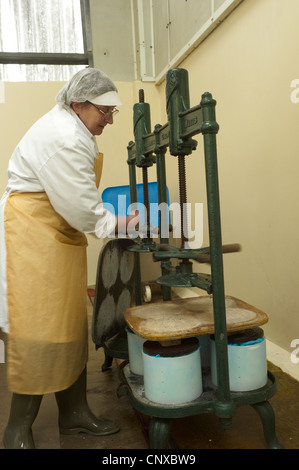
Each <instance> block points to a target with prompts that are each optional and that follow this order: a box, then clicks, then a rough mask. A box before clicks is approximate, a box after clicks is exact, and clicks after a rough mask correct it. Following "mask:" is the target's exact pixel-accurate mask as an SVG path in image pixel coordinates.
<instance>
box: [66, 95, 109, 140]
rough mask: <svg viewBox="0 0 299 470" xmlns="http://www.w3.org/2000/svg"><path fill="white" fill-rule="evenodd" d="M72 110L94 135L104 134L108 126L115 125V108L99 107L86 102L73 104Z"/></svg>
mask: <svg viewBox="0 0 299 470" xmlns="http://www.w3.org/2000/svg"><path fill="white" fill-rule="evenodd" d="M72 108H73V110H74V111H75V113H76V114H77V116H78V117H79V118H80V119H81V121H82V122H83V124H84V125H85V126H86V127H87V129H88V130H89V132H91V134H92V135H100V134H102V132H103V130H104V127H105V126H106V125H107V124H113V115H112V114H110V113H111V111H113V109H114V106H99V105H96V104H93V103H89V102H88V101H86V102H85V103H72Z"/></svg>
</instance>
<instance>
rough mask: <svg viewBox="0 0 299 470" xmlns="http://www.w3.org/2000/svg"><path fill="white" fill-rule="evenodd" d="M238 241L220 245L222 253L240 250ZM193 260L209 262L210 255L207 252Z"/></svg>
mask: <svg viewBox="0 0 299 470" xmlns="http://www.w3.org/2000/svg"><path fill="white" fill-rule="evenodd" d="M241 249H242V248H241V245H239V243H231V244H229V245H222V253H238V252H240V251H241ZM195 261H198V262H199V263H211V255H210V254H209V253H206V254H202V255H198V257H197V258H195Z"/></svg>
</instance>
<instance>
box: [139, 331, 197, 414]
mask: <svg viewBox="0 0 299 470" xmlns="http://www.w3.org/2000/svg"><path fill="white" fill-rule="evenodd" d="M191 340H192V341H191ZM150 343H151V344H150ZM182 343H184V347H183V348H182V347H181V348H180V347H176V346H172V347H171V348H170V349H171V353H169V351H167V349H169V348H167V347H164V348H163V347H162V346H161V345H160V344H159V343H156V342H153V341H147V342H145V343H144V345H143V370H144V377H143V378H144V393H145V396H146V398H148V399H149V400H151V401H153V402H155V403H160V404H169V405H170V404H171V405H173V404H175V405H176V404H181V403H186V402H190V401H192V400H195V399H196V398H197V397H199V396H200V395H201V393H202V374H201V361H200V347H199V344H198V340H197V338H188V339H186V340H182ZM149 346H150V347H151V348H149ZM162 354H163V355H162Z"/></svg>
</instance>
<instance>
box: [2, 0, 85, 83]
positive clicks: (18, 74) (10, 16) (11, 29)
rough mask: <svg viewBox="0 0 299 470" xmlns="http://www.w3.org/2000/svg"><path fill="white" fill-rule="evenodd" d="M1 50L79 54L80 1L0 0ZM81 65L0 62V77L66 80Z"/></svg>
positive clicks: (21, 79) (80, 50) (11, 79)
mask: <svg viewBox="0 0 299 470" xmlns="http://www.w3.org/2000/svg"><path fill="white" fill-rule="evenodd" d="M0 51H1V52H26V53H28V52H29V53H30V52H39V53H44V52H54V53H55V52H56V53H83V52H84V46H83V35H82V22H81V9H80V0H0ZM83 67H84V66H69V65H23V64H20V65H12V64H7V65H3V64H0V80H3V81H36V80H37V81H47V80H62V81H64V80H68V79H69V78H70V76H72V75H73V74H74V73H75V72H77V71H78V70H79V69H81V68H83Z"/></svg>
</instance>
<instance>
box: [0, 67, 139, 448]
mask: <svg viewBox="0 0 299 470" xmlns="http://www.w3.org/2000/svg"><path fill="white" fill-rule="evenodd" d="M56 102H57V104H56V106H55V107H54V108H53V109H52V110H51V111H50V112H49V113H47V114H46V115H45V116H43V117H42V118H41V119H40V120H38V121H37V122H36V123H35V124H34V125H33V126H32V127H31V129H29V131H28V132H27V133H26V135H25V136H24V137H23V139H22V140H21V141H20V143H19V144H18V146H17V147H16V149H15V151H14V153H13V155H12V157H11V159H10V161H9V166H8V178H9V180H8V185H7V188H6V192H5V194H4V195H3V197H2V200H1V213H0V224H1V230H0V237H1V238H0V250H1V251H0V255H1V264H0V266H1V268H0V269H1V273H0V274H1V276H0V326H1V327H2V329H3V330H4V331H5V332H6V333H8V350H7V377H8V385H9V389H10V390H11V391H12V392H13V396H12V403H11V412H10V418H9V422H8V425H7V428H6V431H5V434H4V445H5V447H6V448H34V441H33V437H32V430H31V426H32V423H33V421H34V419H35V417H36V415H37V413H38V410H39V406H40V403H41V400H42V396H43V395H44V394H45V393H52V392H54V393H55V395H56V400H57V403H58V408H59V427H60V432H62V433H68V434H74V433H77V432H88V433H92V434H95V435H106V434H112V433H114V432H117V431H118V430H119V427H118V425H117V424H115V423H113V422H112V421H109V420H99V419H97V418H96V417H95V416H94V415H93V414H92V413H91V411H90V410H89V408H88V406H87V402H86V362H87V316H86V288H87V275H86V246H87V241H86V237H85V235H84V232H89V233H92V232H96V235H97V236H99V237H105V236H107V235H109V234H111V232H113V231H114V230H116V231H117V225H118V222H120V220H119V219H116V217H115V216H114V215H113V214H111V213H110V212H108V211H106V210H105V209H104V208H103V205H102V202H101V199H100V194H99V192H98V189H97V183H98V182H99V176H100V170H101V164H100V163H101V162H100V157H101V155H100V154H99V153H98V149H97V144H96V140H95V137H94V136H96V135H100V134H102V132H103V131H104V128H105V126H106V125H107V124H112V123H113V116H114V114H115V113H116V112H117V110H116V108H115V106H117V105H121V102H120V99H119V97H118V94H117V88H116V87H115V85H114V83H113V82H112V81H111V80H110V78H108V77H107V76H106V75H105V74H104V73H102V72H101V71H99V70H96V69H92V68H87V69H84V70H81V71H80V72H79V73H77V74H76V75H75V76H74V77H73V78H72V79H71V80H70V82H69V83H68V84H67V85H65V86H64V87H63V89H62V90H61V91H60V93H59V94H58V95H57V97H56ZM133 217H134V216H133V215H132V216H130V217H128V218H126V220H125V222H126V223H128V222H129V221H130V220H131V219H132V218H133ZM121 223H123V221H121Z"/></svg>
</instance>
